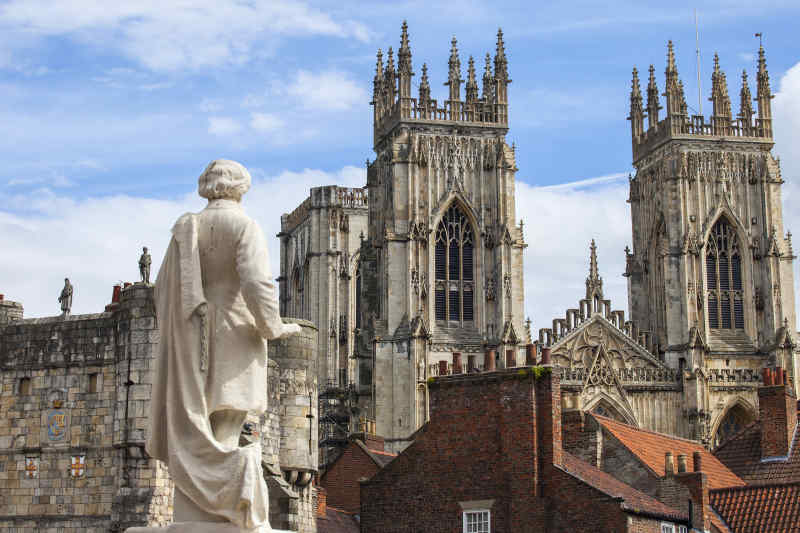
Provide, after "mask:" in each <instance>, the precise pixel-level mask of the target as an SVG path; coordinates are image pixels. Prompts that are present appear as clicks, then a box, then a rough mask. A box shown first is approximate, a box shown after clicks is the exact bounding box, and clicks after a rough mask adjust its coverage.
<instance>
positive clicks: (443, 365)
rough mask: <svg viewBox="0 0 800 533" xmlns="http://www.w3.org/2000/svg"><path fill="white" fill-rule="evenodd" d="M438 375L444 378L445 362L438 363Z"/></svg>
mask: <svg viewBox="0 0 800 533" xmlns="http://www.w3.org/2000/svg"><path fill="white" fill-rule="evenodd" d="M439 375H440V376H446V375H447V361H445V360H444V359H443V360H441V361H439Z"/></svg>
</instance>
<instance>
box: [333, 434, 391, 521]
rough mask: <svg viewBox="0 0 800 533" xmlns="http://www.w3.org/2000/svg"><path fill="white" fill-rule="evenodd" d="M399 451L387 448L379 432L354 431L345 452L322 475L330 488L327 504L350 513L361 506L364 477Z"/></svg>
mask: <svg viewBox="0 0 800 533" xmlns="http://www.w3.org/2000/svg"><path fill="white" fill-rule="evenodd" d="M395 457H397V454H394V453H391V452H387V451H386V450H385V449H384V443H383V439H382V438H381V437H378V436H376V435H369V434H362V435H352V436H351V437H350V442H349V443H348V444H347V446H345V447H344V449H343V450H342V453H341V455H339V457H338V458H337V459H336V460H335V461H334V462H333V463H332V464H331V465H330V466H328V468H327V470H326V471H325V473H324V474H322V476H321V478H320V486H321V487H323V488H324V489H325V490H326V491H327V504H328V506H330V507H334V508H336V509H341V510H344V511H347V512H349V513H359V512H360V510H361V487H360V484H359V482H360V480H362V479H369V478H371V477H372V476H374V475H375V474H376V473H378V471H379V470H380V469H381V468H383V467H384V466H386V465H387V464H388V463H389V462H390V461H391V460H392V459H394V458H395Z"/></svg>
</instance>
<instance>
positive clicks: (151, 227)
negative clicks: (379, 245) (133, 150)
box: [0, 167, 366, 317]
mask: <svg viewBox="0 0 800 533" xmlns="http://www.w3.org/2000/svg"><path fill="white" fill-rule="evenodd" d="M250 171H251V174H252V175H253V177H254V181H253V186H252V188H251V190H250V192H249V193H248V194H247V195H246V196H245V198H244V202H243V203H244V206H245V209H246V210H247V212H248V213H249V214H250V215H251V216H252V217H253V218H255V219H256V220H257V221H258V223H259V224H260V225H261V227H262V229H263V230H264V234H265V235H266V237H267V240H268V242H269V248H270V261H271V263H272V271H273V275H274V276H277V275H278V272H279V243H278V239H277V238H275V235H276V234H277V233H278V232H279V231H280V214H281V213H283V212H286V211H290V210H291V209H292V208H294V207H295V206H297V205H299V204H300V202H302V201H303V200H304V199H305V198H306V197H307V196H308V193H309V188H311V187H317V186H321V185H333V184H339V185H343V186H349V187H360V186H363V185H364V184H365V182H366V174H365V171H364V169H363V168H356V167H344V168H342V169H341V170H339V171H337V172H325V171H321V170H312V169H306V170H302V171H299V172H289V171H286V172H283V173H281V174H279V175H277V176H268V177H262V176H264V173H263V172H262V171H260V170H259V169H257V168H252V169H250ZM203 205H204V201H203V200H202V199H201V198H200V197H199V196H197V194H196V193H195V192H194V191H188V192H187V193H186V194H185V195H183V196H181V197H178V198H173V199H167V200H153V199H148V198H139V197H132V196H124V195H118V196H106V197H95V198H86V199H83V200H77V201H76V200H72V199H69V198H67V197H64V196H60V195H58V194H56V193H53V192H52V191H50V190H47V189H40V190H38V191H36V192H33V193H29V194H25V195H19V196H15V197H12V198H10V199H7V203H6V207H7V208H8V209H15V207H23V206H24V209H25V211H24V213H22V214H12V212H9V211H4V210H0V234H1V235H3V254H0V280H2V285H0V293H4V294H5V297H6V298H7V299H9V300H14V301H19V302H22V304H23V305H24V306H25V316H26V317H37V316H50V315H55V314H58V312H59V309H58V303H57V302H56V297H57V296H58V293H59V291H60V290H61V286H62V284H63V279H64V277H69V278H70V280H71V281H72V282H73V284H74V285H75V298H74V303H73V313H75V314H80V313H96V312H99V311H102V310H103V307H104V306H105V304H107V303H108V302H109V301H110V299H111V288H112V286H113V285H114V283H117V282H119V281H135V280H137V279H138V276H139V273H138V267H137V261H138V258H139V254H141V247H142V246H147V247H148V248H150V253H151V254H152V256H153V273H152V278H155V275H156V273H157V271H158V266H159V265H160V264H161V260H162V258H163V254H164V251H165V249H166V247H167V245H168V243H169V235H170V233H169V232H170V228H171V227H172V224H173V223H174V222H175V220H176V219H177V218H178V217H179V216H180V215H181V214H182V213H185V212H187V211H199V210H200V209H202V207H203ZM21 265H24V267H21Z"/></svg>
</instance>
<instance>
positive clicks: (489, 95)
mask: <svg viewBox="0 0 800 533" xmlns="http://www.w3.org/2000/svg"><path fill="white" fill-rule="evenodd" d="M493 97H494V78H493V77H492V56H490V55H489V52H486V64H485V65H484V67H483V100H484V101H486V102H491V101H492V99H493Z"/></svg>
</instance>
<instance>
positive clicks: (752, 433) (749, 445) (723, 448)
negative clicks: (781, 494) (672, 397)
mask: <svg viewBox="0 0 800 533" xmlns="http://www.w3.org/2000/svg"><path fill="white" fill-rule="evenodd" d="M714 455H715V456H716V457H717V459H719V460H720V461H721V462H722V463H724V464H725V465H726V466H727V467H728V468H730V469H731V470H733V471H734V472H736V474H737V475H738V476H739V477H741V478H742V479H743V480H745V481H746V482H747V483H748V484H751V485H763V484H767V483H773V484H774V483H792V482H800V424H798V428H797V429H796V430H795V434H794V441H793V443H792V447H791V449H790V451H789V456H788V457H786V458H785V459H783V460H769V461H762V460H761V424H760V422H759V421H758V420H756V421H755V422H753V423H752V424H750V425H749V426H747V427H746V428H744V429H743V430H742V431H740V432H739V433H737V434H736V435H734V436H732V437H731V438H729V439H728V440H726V441H725V442H723V443H722V444H721V445H720V446H719V447H718V448H717V449H716V450H714Z"/></svg>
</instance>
